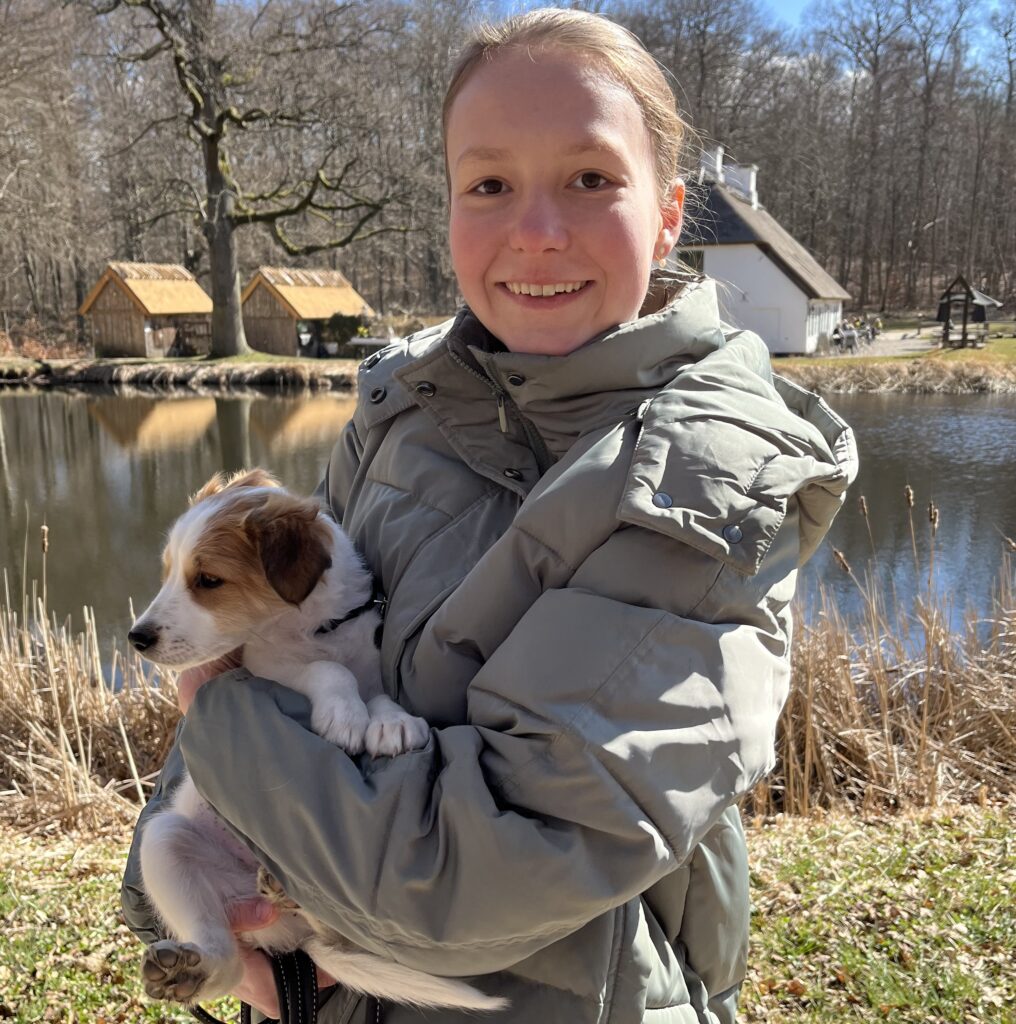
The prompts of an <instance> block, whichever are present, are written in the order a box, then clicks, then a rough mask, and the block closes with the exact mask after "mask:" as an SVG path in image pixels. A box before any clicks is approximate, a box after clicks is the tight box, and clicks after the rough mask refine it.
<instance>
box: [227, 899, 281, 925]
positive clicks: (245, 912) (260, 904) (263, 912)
mask: <svg viewBox="0 0 1016 1024" xmlns="http://www.w3.org/2000/svg"><path fill="white" fill-rule="evenodd" d="M228 916H229V927H230V928H232V929H233V931H234V932H256V931H257V930H258V929H259V928H267V927H268V926H269V925H270V924H274V923H275V921H276V919H277V918H278V916H279V909H278V907H276V906H275V905H274V904H273V903H271V902H270V901H268V900H261V899H251V900H238V901H237V902H236V903H231V904H230V906H229V911H228Z"/></svg>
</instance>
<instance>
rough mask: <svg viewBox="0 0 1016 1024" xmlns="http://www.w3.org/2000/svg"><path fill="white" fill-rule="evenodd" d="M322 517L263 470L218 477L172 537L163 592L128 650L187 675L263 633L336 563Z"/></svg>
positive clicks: (140, 620)
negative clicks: (184, 670) (186, 670)
mask: <svg viewBox="0 0 1016 1024" xmlns="http://www.w3.org/2000/svg"><path fill="white" fill-rule="evenodd" d="M319 509H320V506H319V505H318V503H317V502H316V501H315V500H313V499H308V498H297V497H295V496H294V495H292V494H289V493H288V492H287V491H285V490H283V489H282V488H281V487H280V486H279V484H278V481H276V480H275V479H274V478H273V477H272V476H270V475H269V474H268V473H266V472H265V471H264V470H260V469H255V470H251V471H250V472H248V473H243V474H238V475H236V476H233V477H231V478H224V477H223V476H222V475H221V474H216V476H214V477H212V479H211V480H209V481H208V483H207V484H205V486H204V487H202V488H201V490H199V491H198V492H197V493H196V494H195V495H194V497H193V498H192V499H191V505H190V508H189V509H188V510H187V511H186V512H185V513H184V514H183V515H182V516H181V517H180V518H179V519H178V520H177V521H176V523H175V524H174V525H173V527H172V529H171V530H170V534H169V540H168V541H167V543H166V547H165V550H164V551H163V554H162V569H163V573H162V579H163V582H162V588H161V589H160V590H159V593H158V594H157V595H156V597H155V600H153V601H152V603H151V604H150V605H149V606H148V608H147V609H146V610H145V611H144V612H143V613H142V615H141V616H140V618H138V620H137V621H136V622H135V623H134V625H133V627H132V628H131V631H130V633H129V634H128V638H129V639H130V642H131V643H132V644H133V645H134V646H135V648H136V649H137V650H139V651H140V652H141V653H142V654H143V655H144V656H145V657H146V658H148V659H150V660H151V661H155V662H158V663H159V664H162V665H172V666H174V667H176V668H186V667H189V666H192V665H199V664H202V663H203V662H206V661H210V660H212V659H214V658H218V657H220V656H221V655H223V654H226V653H228V652H229V651H231V650H233V649H234V648H236V647H239V646H241V645H243V644H244V643H246V642H247V641H248V640H249V639H251V638H252V637H253V636H256V635H258V634H259V633H260V631H261V629H262V628H263V627H264V625H265V624H266V623H268V622H269V621H270V620H271V619H272V618H274V617H276V616H278V615H279V614H280V613H281V612H283V611H285V610H286V609H287V608H290V607H292V606H294V605H299V604H300V603H301V602H302V601H303V600H304V599H305V598H306V597H307V596H308V595H309V594H310V593H311V591H312V590H314V588H315V587H316V586H317V584H318V581H319V580H320V579H321V577H322V575H323V574H324V572H325V571H326V570H327V569H328V568H329V567H330V565H331V557H330V554H329V552H330V545H329V533H328V528H327V526H326V525H325V524H324V523H323V522H322V521H321V520H320V519H319V516H318V513H319Z"/></svg>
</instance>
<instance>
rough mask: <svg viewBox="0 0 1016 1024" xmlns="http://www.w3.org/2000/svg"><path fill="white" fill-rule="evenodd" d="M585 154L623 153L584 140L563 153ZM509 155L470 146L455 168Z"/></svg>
mask: <svg viewBox="0 0 1016 1024" xmlns="http://www.w3.org/2000/svg"><path fill="white" fill-rule="evenodd" d="M586 153H609V154H610V155H611V156H615V157H623V156H624V153H623V151H622V150H620V149H619V148H618V147H617V146H615V145H614V144H613V143H612V142H609V141H608V140H607V139H585V140H583V141H582V142H576V143H575V145H573V146H569V147H568V148H567V149H566V150H565V151H564V156H584V155H585V154H586ZM511 155H512V152H511V150H510V149H498V148H496V147H494V146H471V147H470V148H469V149H467V150H465V151H464V152H463V153H462V155H461V156H460V157H459V158H458V160H456V161H455V166H456V167H458V166H460V165H461V164H464V163H466V162H467V161H473V162H474V163H496V162H497V161H499V160H508V159H510V158H511Z"/></svg>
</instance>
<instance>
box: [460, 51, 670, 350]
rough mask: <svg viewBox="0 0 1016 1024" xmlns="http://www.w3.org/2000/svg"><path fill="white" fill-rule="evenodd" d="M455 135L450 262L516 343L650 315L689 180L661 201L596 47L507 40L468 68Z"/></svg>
mask: <svg viewBox="0 0 1016 1024" xmlns="http://www.w3.org/2000/svg"><path fill="white" fill-rule="evenodd" d="M446 144H447V156H448V170H449V176H450V179H451V198H450V204H451V219H450V225H449V233H450V240H451V255H452V264H453V266H454V268H455V274H456V276H457V278H458V282H459V287H460V289H461V290H462V295H463V297H464V298H465V300H466V302H467V303H468V305H469V307H470V308H471V309H472V311H473V312H474V313H475V314H476V316H477V317H479V319H480V321H481V323H483V325H484V326H485V327H486V328H487V329H488V330H489V331H490V332H491V333H492V334H494V335H495V337H497V338H498V339H500V341H501V342H502V343H503V344H504V345H505V346H506V347H507V348H509V349H510V350H511V351H513V352H536V353H542V354H544V355H564V354H565V353H567V352H571V351H573V350H574V349H576V348H578V347H579V346H580V345H582V344H584V343H585V342H586V341H588V340H589V339H590V338H591V337H593V336H594V335H595V334H598V333H600V332H601V331H604V330H606V329H608V328H610V327H613V326H615V325H617V324H620V323H624V322H626V321H628V320H633V319H634V318H635V317H636V316H637V315H638V311H639V307H640V306H641V305H642V301H643V299H644V298H645V294H646V289H647V288H648V285H649V272H650V270H651V269H652V261H653V259H654V258H655V259H658V258H659V257H660V255H661V254H662V252H663V251H665V252H670V250H671V248H672V247H673V245H674V243H675V242H676V241H677V236H678V234H679V232H680V228H681V206H682V203H683V200H684V189H683V187H682V186H676V187H675V190H674V194H673V195H671V196H668V197H667V202H666V203H664V204H661V202H660V197H659V194H658V191H657V185H656V173H655V169H654V164H653V152H652V144H651V142H650V138H649V133H648V131H647V130H646V128H645V124H644V123H643V120H642V112H641V110H640V108H639V106H638V103H637V102H636V101H635V99H634V97H633V96H632V95H631V93H629V92H628V91H627V89H625V88H624V87H623V86H621V85H619V84H617V82H615V81H614V80H613V79H612V78H611V77H610V76H609V75H607V74H606V73H605V72H603V71H601V70H599V69H598V68H597V67H596V65H595V63H594V62H593V61H592V60H590V59H589V58H588V57H587V56H585V55H578V56H571V55H568V54H565V53H560V52H556V51H549V52H544V53H542V54H538V55H536V56H535V57H534V56H532V55H530V54H528V53H526V52H524V51H523V52H519V51H515V50H509V51H506V52H503V53H501V54H499V55H498V56H497V57H496V58H495V59H494V60H493V61H492V62H490V63H488V64H481V65H480V66H479V67H477V68H476V70H474V71H473V73H472V74H471V75H470V77H469V78H468V79H467V81H466V82H465V84H464V86H463V87H462V90H461V92H460V93H459V94H458V96H457V97H456V98H455V100H454V102H453V103H452V107H451V111H450V113H449V118H448V127H447V143H446Z"/></svg>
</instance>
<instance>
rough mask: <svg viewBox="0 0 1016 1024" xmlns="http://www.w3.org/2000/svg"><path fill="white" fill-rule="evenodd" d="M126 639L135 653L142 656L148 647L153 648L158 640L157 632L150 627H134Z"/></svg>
mask: <svg viewBox="0 0 1016 1024" xmlns="http://www.w3.org/2000/svg"><path fill="white" fill-rule="evenodd" d="M127 639H128V640H129V641H130V643H131V644H132V645H133V647H134V649H135V650H136V651H141V653H142V654H144V652H145V651H147V650H148V648H149V647H154V646H155V643H156V641H157V640H158V639H159V631H158V630H156V629H152V628H151V626H135V627H134V628H133V629H132V630H131V631H130V632H129V633H128V634H127Z"/></svg>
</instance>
